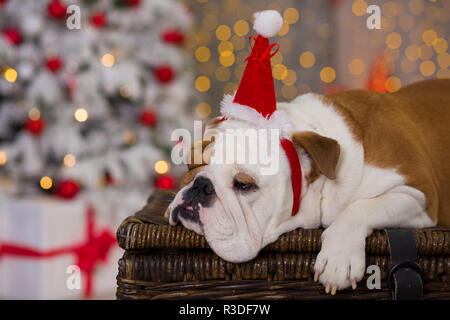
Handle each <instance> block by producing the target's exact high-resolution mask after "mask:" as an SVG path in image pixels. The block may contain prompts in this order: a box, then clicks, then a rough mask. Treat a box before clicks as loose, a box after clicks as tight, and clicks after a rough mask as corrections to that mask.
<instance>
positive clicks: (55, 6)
mask: <svg viewBox="0 0 450 320" xmlns="http://www.w3.org/2000/svg"><path fill="white" fill-rule="evenodd" d="M47 14H48V16H49V17H50V18H52V19H64V18H65V17H66V5H65V4H64V3H62V2H61V1H59V0H53V1H50V2H49V3H48V5H47Z"/></svg>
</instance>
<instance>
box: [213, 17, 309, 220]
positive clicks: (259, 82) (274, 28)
mask: <svg viewBox="0 0 450 320" xmlns="http://www.w3.org/2000/svg"><path fill="white" fill-rule="evenodd" d="M254 16H255V22H254V25H253V29H254V30H255V31H256V33H257V34H258V35H257V37H256V38H255V37H254V36H251V37H250V41H251V40H252V39H254V44H253V47H252V52H251V53H250V55H249V56H248V58H247V59H246V61H247V66H246V67H245V71H244V74H243V76H242V79H241V83H240V84H239V88H238V89H237V91H236V93H235V94H234V95H233V96H232V95H226V96H225V97H224V99H223V100H222V103H221V109H220V111H221V113H222V115H223V116H224V119H235V120H241V121H246V122H249V123H251V124H253V125H255V126H257V127H258V128H267V129H279V130H280V136H281V141H280V143H281V146H282V148H283V150H284V151H285V153H286V156H287V158H288V161H289V164H290V167H291V182H292V191H293V206H292V215H295V214H296V213H297V212H298V210H299V207H300V196H301V167H300V161H299V159H298V155H297V151H296V149H295V147H294V144H293V143H292V141H291V139H290V136H289V134H290V124H289V121H288V119H287V117H286V115H285V114H284V112H283V111H280V110H277V103H276V98H275V88H274V82H273V77H272V68H271V65H270V58H271V57H273V56H274V55H275V54H276V53H277V51H278V44H276V43H274V44H271V45H270V44H269V39H268V38H270V37H273V36H275V35H276V34H277V33H278V32H280V30H281V28H282V27H283V18H282V17H281V15H280V13H278V12H277V11H275V10H266V11H261V12H257V13H255V15H254Z"/></svg>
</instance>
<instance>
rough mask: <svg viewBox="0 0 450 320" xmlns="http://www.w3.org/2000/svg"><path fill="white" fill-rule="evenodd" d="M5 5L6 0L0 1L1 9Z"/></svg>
mask: <svg viewBox="0 0 450 320" xmlns="http://www.w3.org/2000/svg"><path fill="white" fill-rule="evenodd" d="M5 3H6V0H0V8H1V7H3V6H4V4H5Z"/></svg>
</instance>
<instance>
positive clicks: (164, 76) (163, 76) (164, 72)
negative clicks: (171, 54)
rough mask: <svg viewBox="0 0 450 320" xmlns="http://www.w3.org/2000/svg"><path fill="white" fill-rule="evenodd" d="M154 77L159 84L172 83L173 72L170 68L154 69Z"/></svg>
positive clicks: (165, 66)
mask: <svg viewBox="0 0 450 320" xmlns="http://www.w3.org/2000/svg"><path fill="white" fill-rule="evenodd" d="M155 76H156V78H157V79H158V81H159V82H161V83H168V82H170V81H172V79H173V77H174V72H173V69H172V67H170V66H167V65H163V66H159V67H157V68H156V69H155Z"/></svg>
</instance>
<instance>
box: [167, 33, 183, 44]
mask: <svg viewBox="0 0 450 320" xmlns="http://www.w3.org/2000/svg"><path fill="white" fill-rule="evenodd" d="M161 37H162V39H163V41H164V42H167V43H174V44H182V43H183V42H184V34H183V33H182V32H181V31H179V30H176V29H168V30H166V31H164V32H163V33H162V35H161Z"/></svg>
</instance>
